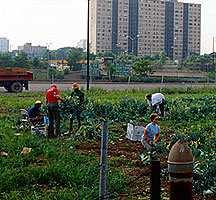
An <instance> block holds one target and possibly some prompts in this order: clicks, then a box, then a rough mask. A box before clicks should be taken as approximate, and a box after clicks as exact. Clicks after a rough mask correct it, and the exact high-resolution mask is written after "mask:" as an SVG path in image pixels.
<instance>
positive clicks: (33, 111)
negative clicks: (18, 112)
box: [28, 100, 43, 125]
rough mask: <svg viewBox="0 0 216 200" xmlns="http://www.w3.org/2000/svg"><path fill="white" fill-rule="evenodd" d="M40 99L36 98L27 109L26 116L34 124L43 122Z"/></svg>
mask: <svg viewBox="0 0 216 200" xmlns="http://www.w3.org/2000/svg"><path fill="white" fill-rule="evenodd" d="M41 104H42V103H41V101H39V100H37V101H36V102H35V104H34V106H32V107H31V108H30V109H29V110H28V116H29V119H30V121H31V122H32V123H33V124H34V125H36V124H39V123H42V122H43V115H42V114H41V110H40V109H41Z"/></svg>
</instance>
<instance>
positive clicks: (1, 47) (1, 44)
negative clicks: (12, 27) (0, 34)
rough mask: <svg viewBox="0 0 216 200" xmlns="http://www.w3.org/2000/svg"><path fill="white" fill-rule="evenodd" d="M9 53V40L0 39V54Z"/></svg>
mask: <svg viewBox="0 0 216 200" xmlns="http://www.w3.org/2000/svg"><path fill="white" fill-rule="evenodd" d="M8 51H9V40H8V39H7V38H0V53H6V52H8Z"/></svg>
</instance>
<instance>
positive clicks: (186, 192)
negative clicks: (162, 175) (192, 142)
mask: <svg viewBox="0 0 216 200" xmlns="http://www.w3.org/2000/svg"><path fill="white" fill-rule="evenodd" d="M168 172H169V189H170V200H183V199H184V200H192V180H193V155H192V152H191V149H190V148H189V147H188V145H187V143H186V142H185V141H184V140H179V141H178V142H176V143H175V144H174V145H173V147H172V149H171V150H170V153H169V157H168Z"/></svg>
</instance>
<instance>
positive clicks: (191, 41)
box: [90, 0, 201, 60]
mask: <svg viewBox="0 0 216 200" xmlns="http://www.w3.org/2000/svg"><path fill="white" fill-rule="evenodd" d="M90 2H91V10H90V16H91V17H90V45H91V46H90V50H91V52H94V53H96V52H106V51H112V52H119V51H120V52H128V53H133V54H135V55H140V56H143V55H154V54H159V53H160V52H162V51H163V52H165V53H166V55H167V56H168V57H170V58H171V59H173V60H182V59H185V58H187V56H188V55H190V54H192V53H198V54H199V53H200V35H201V31H200V30H201V5H200V4H193V3H184V2H180V1H177V0H91V1H90Z"/></svg>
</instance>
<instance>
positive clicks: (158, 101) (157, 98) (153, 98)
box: [146, 93, 165, 117]
mask: <svg viewBox="0 0 216 200" xmlns="http://www.w3.org/2000/svg"><path fill="white" fill-rule="evenodd" d="M146 99H147V100H148V104H149V106H151V107H152V109H153V111H154V112H156V113H158V114H160V115H161V116H162V117H163V116H164V105H165V97H164V95H163V94H161V93H154V94H148V95H146ZM158 108H159V111H158Z"/></svg>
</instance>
